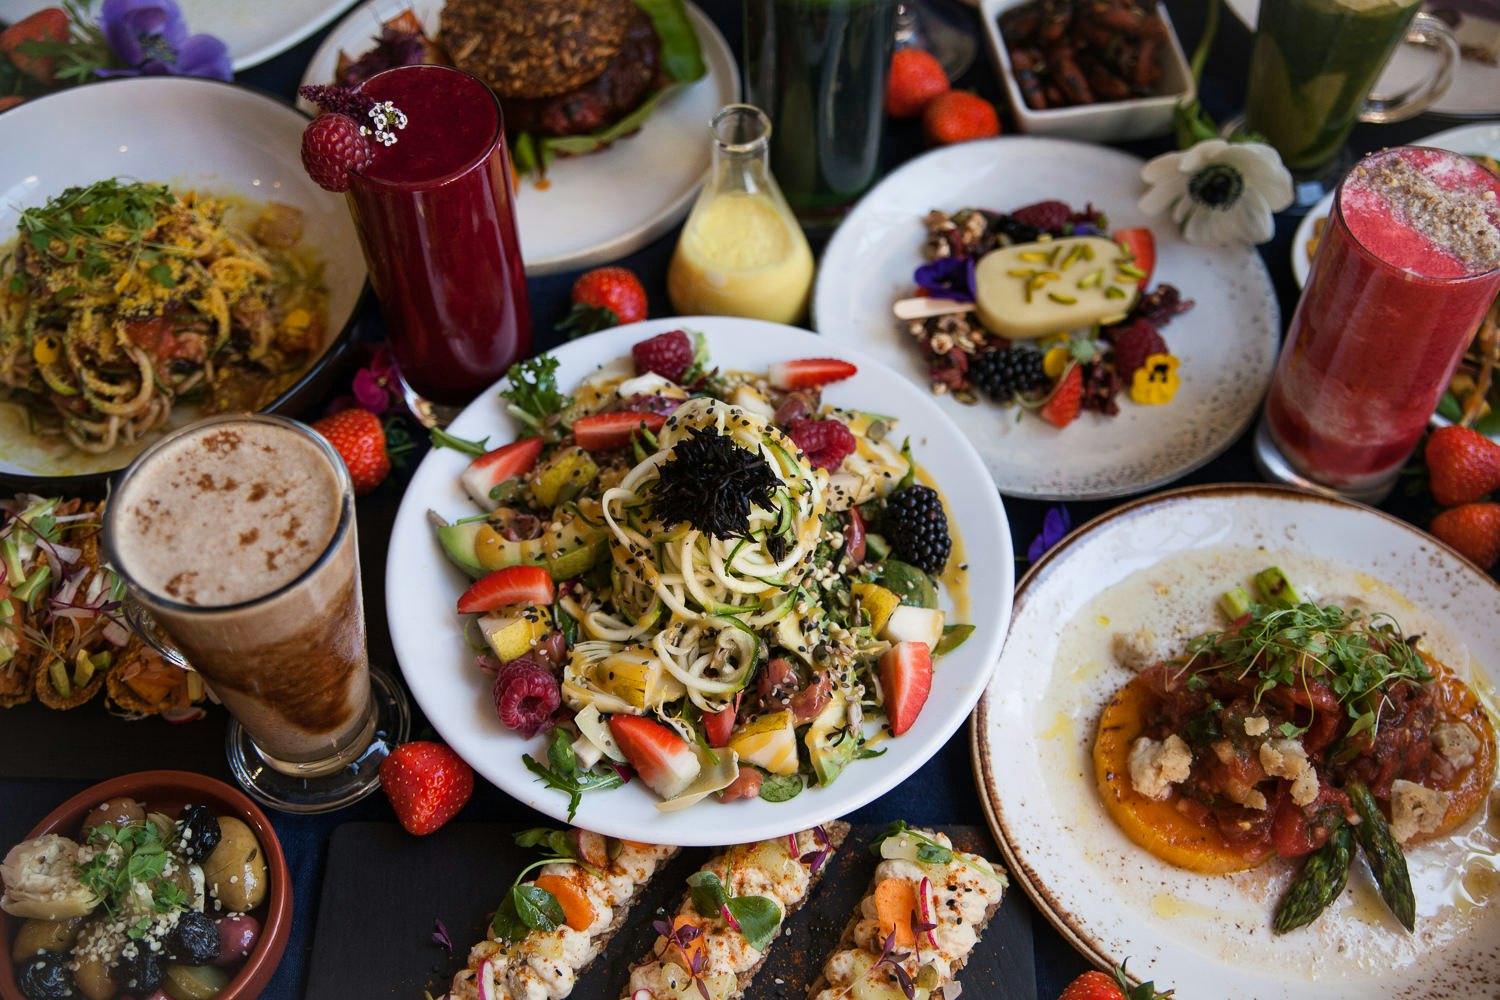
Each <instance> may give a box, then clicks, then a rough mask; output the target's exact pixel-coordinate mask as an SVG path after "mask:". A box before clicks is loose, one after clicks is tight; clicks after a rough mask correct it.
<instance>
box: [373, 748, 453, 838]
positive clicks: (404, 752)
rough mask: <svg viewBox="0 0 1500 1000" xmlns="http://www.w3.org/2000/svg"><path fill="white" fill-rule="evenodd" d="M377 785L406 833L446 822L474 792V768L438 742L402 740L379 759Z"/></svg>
mask: <svg viewBox="0 0 1500 1000" xmlns="http://www.w3.org/2000/svg"><path fill="white" fill-rule="evenodd" d="M380 785H381V787H382V788H384V789H385V795H386V798H388V799H390V800H391V807H392V808H393V809H395V810H396V818H397V819H398V820H400V821H401V825H402V826H404V827H405V828H406V832H407V833H413V834H416V835H417V836H419V837H420V836H423V835H425V834H429V833H431V832H432V831H434V830H436V829H437V828H438V827H440V826H442V825H443V824H444V823H446V822H448V821H449V820H450V819H452V818H453V817H454V816H456V815H458V811H459V810H460V809H462V808H463V807H464V805H465V804H466V803H467V802H468V801H469V796H470V795H473V794H474V770H473V768H471V767H469V765H468V764H466V763H464V760H463V758H462V757H460V756H459V755H458V754H456V753H454V752H453V750H452V749H451V748H449V747H446V746H444V745H443V744H441V743H429V742H426V741H422V740H418V741H416V742H413V743H403V744H401V745H400V746H399V747H397V748H396V749H394V750H392V751H391V753H390V755H389V756H388V757H386V759H385V760H383V761H381V762H380Z"/></svg>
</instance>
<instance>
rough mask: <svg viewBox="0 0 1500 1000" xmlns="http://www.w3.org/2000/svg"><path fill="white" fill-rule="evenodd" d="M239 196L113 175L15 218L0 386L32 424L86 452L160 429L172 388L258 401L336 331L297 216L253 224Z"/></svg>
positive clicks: (185, 395)
mask: <svg viewBox="0 0 1500 1000" xmlns="http://www.w3.org/2000/svg"><path fill="white" fill-rule="evenodd" d="M229 210H230V206H229V203H228V202H226V201H224V200H222V199H216V198H210V197H207V196H200V195H198V194H197V193H196V192H193V191H187V192H183V193H180V194H179V193H174V192H172V191H171V190H170V189H168V188H167V187H165V186H164V185H159V184H144V183H139V182H123V181H119V180H106V181H99V182H96V183H94V184H90V185H88V186H87V187H75V188H69V189H67V190H66V191H64V192H62V194H60V195H58V196H57V197H55V198H53V199H51V200H50V201H48V202H47V203H46V204H45V205H43V206H41V207H39V208H31V209H27V210H25V211H23V212H22V213H21V214H20V218H19V222H18V225H17V237H18V238H17V240H16V242H15V243H14V245H13V246H12V247H11V249H10V250H9V252H8V253H6V254H5V255H4V256H3V258H0V398H3V399H7V400H9V401H11V402H12V403H16V404H19V405H20V406H21V407H22V408H23V409H24V410H25V414H26V418H27V422H28V426H29V427H30V428H31V430H32V431H33V432H34V433H38V434H42V435H48V436H61V437H63V438H64V439H66V440H67V441H68V443H69V444H71V445H72V446H73V447H75V448H77V449H79V450H81V451H84V452H89V453H94V454H100V453H103V452H107V451H110V450H111V449H113V448H114V447H115V446H116V445H117V444H128V443H130V442H133V441H136V440H138V439H139V438H141V437H143V436H144V435H146V434H149V433H150V432H152V431H155V430H160V429H161V428H163V427H165V426H166V425H167V423H168V421H169V420H170V419H171V416H172V408H173V406H174V405H175V404H176V402H177V401H178V400H196V401H198V402H199V403H201V404H202V408H203V412H205V413H221V412H229V411H234V410H258V409H260V408H262V407H264V406H266V405H268V404H269V403H270V402H271V401H272V400H274V399H275V397H276V396H278V395H280V394H281V392H283V391H284V390H285V389H286V388H288V387H289V386H290V385H291V384H292V382H293V381H294V380H295V379H296V377H297V376H298V375H299V374H300V373H301V372H302V371H303V370H304V369H305V368H306V367H307V365H308V363H309V362H311V360H312V359H313V358H314V357H315V356H316V354H317V353H318V352H319V351H320V350H321V349H322V347H323V344H324V343H325V341H326V337H325V332H326V315H325V314H326V307H327V293H326V291H325V289H324V288H323V285H322V279H321V269H320V267H319V266H318V265H317V264H315V263H313V262H311V261H310V260H308V259H306V258H305V256H304V255H302V254H299V253H298V252H296V250H295V248H296V246H297V244H298V243H299V242H300V240H301V236H302V222H303V220H302V213H301V212H300V211H298V210H297V209H295V208H292V207H291V206H288V205H281V204H276V203H272V204H270V205H267V206H266V207H265V208H264V209H261V210H260V211H259V213H258V215H257V217H256V218H255V219H254V221H253V223H252V224H251V225H250V226H249V227H248V229H247V230H242V229H240V228H237V227H235V226H234V225H232V224H231V223H230V221H229V219H228V215H229Z"/></svg>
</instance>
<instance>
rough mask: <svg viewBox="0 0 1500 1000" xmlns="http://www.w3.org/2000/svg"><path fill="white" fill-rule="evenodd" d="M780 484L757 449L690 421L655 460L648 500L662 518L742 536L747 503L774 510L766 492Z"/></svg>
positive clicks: (747, 528) (747, 526)
mask: <svg viewBox="0 0 1500 1000" xmlns="http://www.w3.org/2000/svg"><path fill="white" fill-rule="evenodd" d="M780 487H781V480H779V479H777V478H776V473H775V472H773V471H772V470H771V466H770V465H769V464H768V463H767V462H766V460H765V458H763V457H762V456H761V455H759V454H758V453H756V452H753V451H751V450H750V449H748V448H741V447H740V446H739V445H737V444H735V443H734V442H733V441H732V440H730V439H729V438H727V437H724V436H722V435H720V434H718V433H717V432H715V431H714V430H713V429H712V428H707V427H695V428H694V429H692V430H691V431H689V432H688V436H687V437H685V438H683V439H682V440H681V441H678V442H677V444H675V445H674V446H673V447H672V455H671V457H670V458H668V459H667V460H666V461H665V462H663V463H662V464H661V467H660V470H659V474H658V478H657V480H656V482H655V483H654V484H652V487H651V503H652V509H653V511H654V513H655V514H656V517H657V520H659V521H661V523H662V524H678V523H680V522H683V521H686V522H687V523H689V524H691V525H692V526H693V527H695V528H697V529H698V530H699V531H702V532H704V533H706V534H709V535H712V536H713V537H715V538H744V537H746V536H747V535H748V534H749V532H750V509H751V508H752V507H759V508H761V509H762V510H768V511H769V510H774V509H775V508H773V507H772V506H771V497H772V495H773V494H774V493H775V491H776V490H777V489H779V488H780Z"/></svg>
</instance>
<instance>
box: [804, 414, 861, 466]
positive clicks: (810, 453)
mask: <svg viewBox="0 0 1500 1000" xmlns="http://www.w3.org/2000/svg"><path fill="white" fill-rule="evenodd" d="M787 435H788V436H789V437H790V438H791V439H792V441H793V443H795V444H796V445H797V447H798V448H801V449H802V451H803V453H804V454H806V455H807V460H808V461H809V462H811V463H812V464H813V465H816V466H817V467H818V468H820V469H827V470H828V471H829V472H834V471H837V469H838V467H839V466H840V465H843V464H844V459H846V458H848V457H849V456H850V455H852V454H854V434H853V433H851V432H850V430H849V428H847V427H845V426H844V424H843V422H842V421H839V420H793V421H792V425H791V426H790V427H788V428H787Z"/></svg>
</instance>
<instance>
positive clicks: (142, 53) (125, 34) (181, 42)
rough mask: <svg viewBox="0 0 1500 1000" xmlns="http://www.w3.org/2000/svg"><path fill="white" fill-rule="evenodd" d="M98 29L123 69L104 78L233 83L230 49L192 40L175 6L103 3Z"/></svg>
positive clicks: (155, 0)
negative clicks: (201, 79) (176, 78)
mask: <svg viewBox="0 0 1500 1000" xmlns="http://www.w3.org/2000/svg"><path fill="white" fill-rule="evenodd" d="M99 28H100V30H102V31H103V32H104V37H105V39H106V40H107V41H108V42H109V47H110V49H111V50H112V51H113V52H114V54H115V57H116V58H117V59H118V60H119V61H120V62H122V63H124V68H122V69H101V70H99V71H98V73H99V75H100V76H204V77H211V78H213V79H215V80H228V79H229V78H230V77H231V76H232V75H233V71H232V69H231V68H230V63H229V48H228V47H227V46H226V45H225V44H224V43H223V42H221V41H220V40H219V39H217V38H215V37H214V36H213V35H189V34H188V30H187V25H186V24H184V23H183V21H182V11H181V10H179V9H178V7H177V3H176V0H104V6H103V7H102V8H100V10H99Z"/></svg>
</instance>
